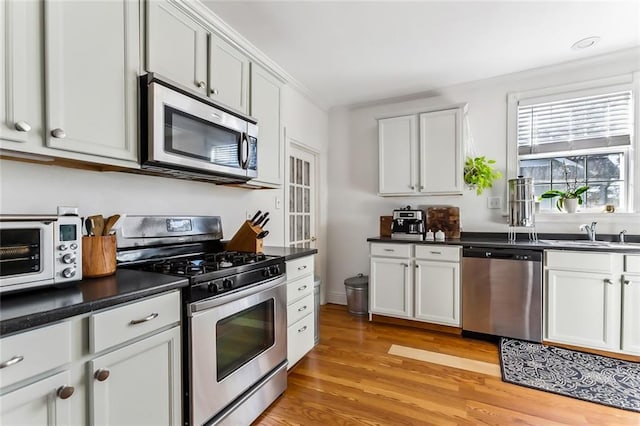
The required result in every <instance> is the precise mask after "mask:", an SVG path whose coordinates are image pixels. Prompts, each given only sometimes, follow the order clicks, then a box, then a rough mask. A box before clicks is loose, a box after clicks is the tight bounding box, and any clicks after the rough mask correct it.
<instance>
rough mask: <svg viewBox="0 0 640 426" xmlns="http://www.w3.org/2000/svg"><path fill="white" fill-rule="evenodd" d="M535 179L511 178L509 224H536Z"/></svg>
mask: <svg viewBox="0 0 640 426" xmlns="http://www.w3.org/2000/svg"><path fill="white" fill-rule="evenodd" d="M535 201H536V200H535V194H534V193H533V179H532V178H528V177H527V178H526V177H522V176H518V178H517V179H509V226H526V227H531V226H535V220H534V217H533V214H534V208H535Z"/></svg>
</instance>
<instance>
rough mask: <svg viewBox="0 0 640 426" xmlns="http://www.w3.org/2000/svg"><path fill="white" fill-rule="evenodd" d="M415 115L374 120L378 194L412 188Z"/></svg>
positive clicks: (415, 138)
mask: <svg viewBox="0 0 640 426" xmlns="http://www.w3.org/2000/svg"><path fill="white" fill-rule="evenodd" d="M416 123H417V118H416V116H415V115H408V116H404V117H393V118H385V119H383V120H380V121H379V122H378V143H379V147H378V148H379V155H380V169H379V173H380V176H379V179H380V194H385V195H387V194H388V195H392V194H411V193H414V192H416V190H417V189H416V188H417V186H416V169H417V153H418V129H417V125H416Z"/></svg>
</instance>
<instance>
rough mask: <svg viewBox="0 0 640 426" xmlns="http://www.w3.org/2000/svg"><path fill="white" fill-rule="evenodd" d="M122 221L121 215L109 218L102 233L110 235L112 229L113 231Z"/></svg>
mask: <svg viewBox="0 0 640 426" xmlns="http://www.w3.org/2000/svg"><path fill="white" fill-rule="evenodd" d="M118 219H120V215H119V214H114V215H113V216H109V218H108V219H107V220H106V222H105V223H104V231H102V235H109V233H110V232H111V229H113V225H115V224H116V222H117V221H118Z"/></svg>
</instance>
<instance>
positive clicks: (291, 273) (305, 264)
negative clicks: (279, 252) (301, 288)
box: [287, 256, 313, 281]
mask: <svg viewBox="0 0 640 426" xmlns="http://www.w3.org/2000/svg"><path fill="white" fill-rule="evenodd" d="M307 274H311V275H313V256H307V257H303V258H300V259H295V260H290V261H288V262H287V281H291V280H295V279H296V278H299V277H302V276H304V275H307Z"/></svg>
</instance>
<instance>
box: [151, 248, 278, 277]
mask: <svg viewBox="0 0 640 426" xmlns="http://www.w3.org/2000/svg"><path fill="white" fill-rule="evenodd" d="M273 258H274V257H273V256H267V255H265V254H263V253H242V252H235V251H224V252H221V253H204V254H198V255H194V256H186V257H178V258H173V259H172V258H169V259H160V260H149V261H148V262H147V263H142V264H141V265H139V268H140V269H142V270H145V271H152V272H161V273H163V274H172V275H185V276H188V277H192V276H195V275H201V274H209V273H212V272H218V271H222V272H223V273H224V272H228V273H231V274H233V273H237V271H238V269H239V268H238V267H241V266H248V265H249V266H251V265H255V266H256V267H257V266H259V264H260V263H261V262H264V261H266V260H268V259H273ZM240 269H250V268H240ZM217 275H223V274H217Z"/></svg>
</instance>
